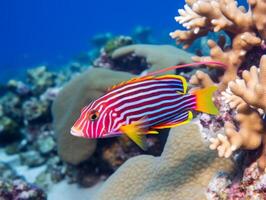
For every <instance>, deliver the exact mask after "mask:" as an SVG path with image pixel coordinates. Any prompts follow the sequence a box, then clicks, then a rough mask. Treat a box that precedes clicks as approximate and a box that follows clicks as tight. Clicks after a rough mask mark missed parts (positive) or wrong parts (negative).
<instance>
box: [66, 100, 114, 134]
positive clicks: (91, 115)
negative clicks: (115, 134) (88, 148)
mask: <svg viewBox="0 0 266 200" xmlns="http://www.w3.org/2000/svg"><path fill="white" fill-rule="evenodd" d="M98 108H99V107H98V106H91V104H90V105H88V106H86V107H84V108H83V109H82V110H81V114H80V116H79V118H78V119H77V121H76V122H75V124H74V125H73V126H72V128H71V131H70V132H71V134H72V135H74V136H77V137H83V138H88V139H97V138H104V137H105V136H106V135H107V134H108V128H109V127H110V123H112V119H111V118H110V111H109V110H105V109H104V107H101V109H98Z"/></svg>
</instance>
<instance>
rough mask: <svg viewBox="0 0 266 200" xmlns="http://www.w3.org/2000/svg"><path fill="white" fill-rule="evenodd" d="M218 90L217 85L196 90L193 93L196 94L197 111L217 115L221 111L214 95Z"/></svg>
mask: <svg viewBox="0 0 266 200" xmlns="http://www.w3.org/2000/svg"><path fill="white" fill-rule="evenodd" d="M216 90H217V87H216V86H211V87H207V88H204V89H199V90H196V91H194V92H193V93H192V94H194V95H195V96H196V107H195V110H196V111H200V112H204V113H208V114H211V115H217V114H218V113H219V111H218V109H217V107H216V106H215V105H214V103H213V100H212V96H213V93H214V92H215V91H216Z"/></svg>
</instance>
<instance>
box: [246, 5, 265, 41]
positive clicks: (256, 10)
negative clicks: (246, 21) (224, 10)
mask: <svg viewBox="0 0 266 200" xmlns="http://www.w3.org/2000/svg"><path fill="white" fill-rule="evenodd" d="M248 3H249V4H250V6H251V9H252V12H253V15H252V18H253V23H254V24H255V26H256V28H257V30H258V32H259V34H260V36H261V37H262V39H263V40H265V39H266V12H265V10H266V1H265V0H248Z"/></svg>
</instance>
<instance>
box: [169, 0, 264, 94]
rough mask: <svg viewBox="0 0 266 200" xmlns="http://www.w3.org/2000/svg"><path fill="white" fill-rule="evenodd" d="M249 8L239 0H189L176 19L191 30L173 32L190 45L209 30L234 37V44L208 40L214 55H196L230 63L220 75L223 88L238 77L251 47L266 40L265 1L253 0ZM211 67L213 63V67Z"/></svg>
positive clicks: (204, 58) (260, 46)
mask: <svg viewBox="0 0 266 200" xmlns="http://www.w3.org/2000/svg"><path fill="white" fill-rule="evenodd" d="M249 3H250V5H251V7H250V9H249V10H248V11H246V10H245V8H244V7H243V6H238V5H237V1H235V0H206V1H202V0H186V5H185V6H184V9H179V11H178V12H179V14H180V16H177V17H176V18H175V19H176V21H177V22H179V23H181V24H182V25H183V26H184V27H186V28H187V29H188V30H185V31H181V30H177V31H175V32H172V33H171V34H170V35H171V37H172V38H176V39H177V42H181V43H184V44H185V45H184V47H188V46H189V45H190V44H191V43H192V42H193V41H194V40H195V39H196V38H199V37H201V36H203V35H206V34H207V33H208V32H211V31H213V32H218V31H221V30H223V31H225V33H227V34H228V35H229V36H230V37H231V40H232V44H231V46H230V47H225V46H224V43H221V44H218V43H216V42H215V41H213V40H209V41H208V46H209V47H210V56H206V57H194V60H195V61H222V62H224V63H225V64H226V65H227V69H226V70H225V72H224V74H223V76H222V77H221V78H220V82H219V88H220V89H221V90H224V89H225V88H226V87H227V84H228V82H229V81H231V80H234V79H235V78H236V77H237V74H238V69H239V68H240V66H241V65H242V64H243V63H244V62H245V61H246V58H247V55H248V53H249V51H250V50H252V49H254V48H255V47H258V48H262V47H263V42H262V41H263V40H264V39H265V26H266V23H265V21H266V20H265V16H266V14H265V12H262V10H263V8H265V1H264V0H254V1H253V0H250V1H249ZM210 67H211V66H210Z"/></svg>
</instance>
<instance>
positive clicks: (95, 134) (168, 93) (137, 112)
mask: <svg viewBox="0 0 266 200" xmlns="http://www.w3.org/2000/svg"><path fill="white" fill-rule="evenodd" d="M216 89H217V88H216V87H215V86H213V87H209V88H205V89H201V90H197V91H195V92H193V93H191V94H187V82H186V80H185V78H184V77H182V76H178V75H163V76H159V77H155V76H146V77H139V78H135V79H132V80H129V81H127V82H124V83H121V84H119V85H117V86H114V87H113V88H112V89H111V90H110V91H109V92H107V93H106V94H105V95H103V96H102V97H100V98H99V99H97V100H95V101H94V102H92V103H90V104H89V105H88V106H86V107H84V108H83V110H82V111H81V115H80V117H79V119H78V120H77V121H76V122H75V124H74V126H73V127H72V129H71V134H72V135H74V136H78V137H84V138H91V139H95V138H106V137H112V136H118V135H122V134H126V135H127V136H128V137H129V138H130V139H132V140H133V141H134V142H135V143H136V144H137V145H138V146H140V147H141V148H142V149H144V150H145V149H146V147H147V145H146V143H145V135H146V134H157V133H158V131H157V130H158V129H164V128H171V127H175V126H179V125H182V124H185V123H188V122H189V121H191V120H192V118H193V115H192V112H191V111H192V110H196V111H200V112H205V113H209V114H218V110H217V108H216V107H215V105H214V104H213V102H212V94H213V92H214V91H216Z"/></svg>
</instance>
